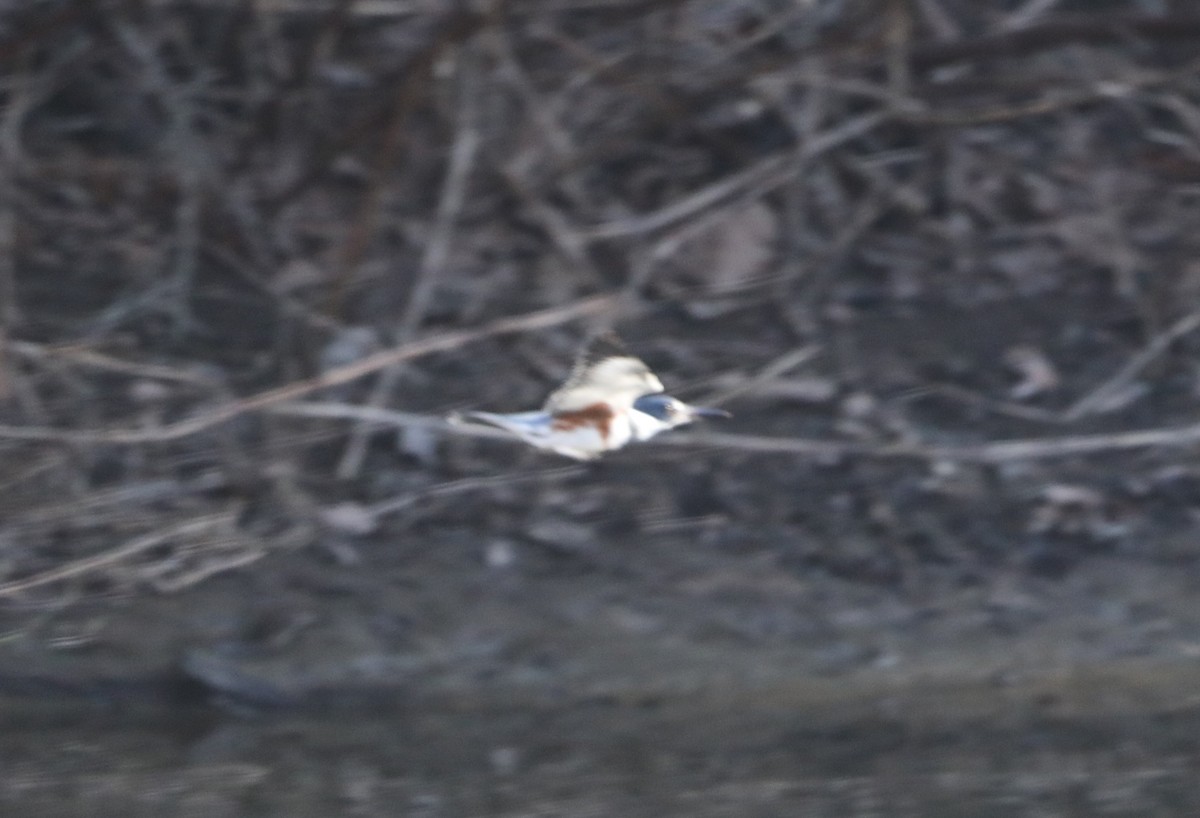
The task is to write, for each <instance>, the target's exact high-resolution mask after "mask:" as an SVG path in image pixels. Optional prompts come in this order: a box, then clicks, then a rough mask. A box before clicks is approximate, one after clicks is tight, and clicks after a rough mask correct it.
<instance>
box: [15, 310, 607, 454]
mask: <svg viewBox="0 0 1200 818" xmlns="http://www.w3.org/2000/svg"><path fill="white" fill-rule="evenodd" d="M617 299H618V297H617V296H615V295H596V296H591V297H589V298H583V299H580V300H578V301H572V302H570V303H568V304H564V305H562V306H560V307H550V308H548V309H544V310H536V311H534V312H528V313H524V314H523V315H517V316H513V317H511V318H501V319H498V320H496V321H492V322H491V323H489V324H485V325H484V326H482V327H477V328H475V329H465V330H455V331H452V332H444V333H441V334H438V335H432V336H430V337H428V338H422V339H420V340H417V341H413V342H412V343H409V344H403V345H401V346H399V347H396V348H395V349H387V350H384V351H382V352H377V353H375V354H374V355H370V356H368V357H366V358H363V359H362V360H361V361H355V362H354V363H352V364H347V365H346V366H341V367H337V368H336V369H331V370H329V371H328V372H325V373H323V374H321V375H318V376H317V377H314V378H308V379H306V380H302V381H296V382H293V383H288V384H284V385H283V386H279V387H276V388H274V389H268V390H266V391H265V392H259V393H258V394H257V395H251V396H250V397H247V398H242V399H240V400H234V401H229V402H228V403H224V404H220V405H218V406H216V407H214V408H212V409H210V410H208V411H206V412H202V413H201V414H199V415H196V416H195V417H191V418H187V419H185V420H181V421H178V422H177V423H170V424H167V425H166V426H160V427H158V428H156V429H110V430H103V429H93V430H85V429H56V428H51V427H45V426H10V425H2V424H0V439H8V440H50V441H59V442H65V443H102V444H109V445H126V446H128V445H141V444H145V443H164V442H167V441H171V440H180V439H182V438H185V437H190V436H192V435H194V434H198V433H199V432H203V431H206V430H208V429H211V428H213V427H214V426H219V425H220V424H222V423H227V422H228V421H230V420H233V419H234V418H236V417H240V416H241V415H245V414H247V413H249V412H256V411H259V410H262V409H266V408H268V407H271V406H275V405H277V404H280V403H285V402H287V401H290V400H295V399H296V398H299V397H303V396H304V395H307V394H310V393H312V392H316V391H317V390H320V389H326V388H328V387H331V386H341V385H342V384H344V383H349V382H351V381H354V380H357V379H358V378H361V377H363V376H364V375H369V374H371V373H372V372H378V371H379V370H380V369H384V368H385V367H389V366H394V365H395V364H397V363H400V362H401V361H410V360H412V359H414V358H419V357H421V356H423V355H430V354H432V353H434V352H446V351H448V350H452V349H458V348H459V347H462V346H465V345H467V344H470V343H473V342H475V341H479V340H481V339H483V338H490V337H492V336H496V335H508V334H512V333H516V332H530V331H532V330H539V329H546V328H548V327H555V326H558V325H559V324H565V323H567V322H569V321H575V320H578V319H580V318H584V317H586V316H589V315H596V314H598V313H602V312H605V311H607V310H611V309H612V308H613V307H614V306H615V305H616V303H617Z"/></svg>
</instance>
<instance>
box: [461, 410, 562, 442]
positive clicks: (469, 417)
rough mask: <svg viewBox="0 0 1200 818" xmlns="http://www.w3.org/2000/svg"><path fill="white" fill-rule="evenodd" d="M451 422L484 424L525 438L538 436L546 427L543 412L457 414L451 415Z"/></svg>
mask: <svg viewBox="0 0 1200 818" xmlns="http://www.w3.org/2000/svg"><path fill="white" fill-rule="evenodd" d="M449 420H450V422H451V423H471V422H474V423H484V424H487V425H488V426H495V427H497V428H499V429H504V430H505V431H506V432H512V433H513V434H515V435H517V436H519V437H523V438H528V437H530V436H531V435H536V434H537V433H538V432H539V431H541V430H542V429H544V428H545V425H546V416H545V413H543V412H516V413H514V414H508V415H502V414H497V413H495V412H455V413H454V414H452V415H450V417H449Z"/></svg>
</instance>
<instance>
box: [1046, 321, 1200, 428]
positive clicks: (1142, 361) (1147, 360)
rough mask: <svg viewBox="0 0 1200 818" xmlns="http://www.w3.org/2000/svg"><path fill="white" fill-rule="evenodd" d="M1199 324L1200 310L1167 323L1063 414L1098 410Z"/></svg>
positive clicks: (1069, 415) (1067, 417) (1081, 414)
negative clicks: (1170, 323)
mask: <svg viewBox="0 0 1200 818" xmlns="http://www.w3.org/2000/svg"><path fill="white" fill-rule="evenodd" d="M1197 327H1200V311H1197V312H1193V313H1189V314H1188V315H1185V316H1184V317H1183V318H1180V319H1179V320H1178V321H1176V322H1175V323H1174V324H1172V325H1171V326H1169V327H1167V329H1166V330H1164V331H1163V332H1160V333H1159V334H1158V335H1156V336H1154V338H1153V339H1151V341H1150V343H1148V344H1146V346H1145V348H1144V349H1142V351H1141V352H1139V353H1138V354H1136V355H1134V356H1133V357H1132V358H1130V359H1129V361H1127V362H1126V364H1125V366H1123V367H1121V368H1120V369H1118V370H1117V371H1116V373H1115V374H1114V375H1113V376H1112V377H1111V378H1109V379H1108V380H1106V381H1105V382H1104V383H1102V384H1100V385H1099V386H1097V387H1096V388H1095V389H1093V390H1092V391H1091V392H1088V393H1087V394H1086V395H1084V396H1083V397H1082V398H1080V399H1079V400H1077V401H1075V403H1073V404H1071V406H1070V407H1068V408H1067V410H1066V411H1065V412H1063V418H1064V419H1065V420H1068V421H1071V420H1078V419H1079V418H1081V417H1084V416H1086V415H1090V414H1092V413H1093V412H1095V411H1096V410H1097V409H1098V408H1099V407H1101V406H1103V405H1104V403H1105V402H1106V401H1108V400H1109V399H1110V398H1111V396H1112V395H1114V394H1116V393H1117V392H1120V391H1121V390H1122V389H1124V388H1125V387H1126V386H1128V385H1129V383H1130V381H1132V380H1133V379H1134V378H1136V377H1137V376H1138V373H1139V372H1141V371H1142V370H1143V369H1145V368H1146V367H1147V366H1149V365H1150V364H1151V363H1152V362H1153V361H1154V360H1155V359H1156V358H1158V357H1159V356H1161V355H1162V354H1163V353H1164V352H1166V351H1167V350H1168V349H1170V347H1171V344H1173V343H1175V342H1176V341H1178V340H1179V339H1180V338H1182V337H1184V336H1185V335H1189V334H1191V333H1192V332H1193V331H1194V330H1195V329H1196V328H1197Z"/></svg>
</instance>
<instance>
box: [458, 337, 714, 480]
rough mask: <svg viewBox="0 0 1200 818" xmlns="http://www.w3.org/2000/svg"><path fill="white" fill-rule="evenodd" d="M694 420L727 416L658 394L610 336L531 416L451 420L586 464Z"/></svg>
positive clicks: (651, 378) (654, 382) (650, 377)
mask: <svg viewBox="0 0 1200 818" xmlns="http://www.w3.org/2000/svg"><path fill="white" fill-rule="evenodd" d="M698 417H729V413H728V412H726V411H724V410H722V409H709V408H706V407H703V406H690V405H688V404H686V403H684V402H683V401H681V400H678V399H677V398H673V397H671V396H670V395H667V394H664V390H663V385H662V382H661V381H659V379H658V378H657V377H656V376H655V374H654V373H653V372H651V371H650V367H648V366H646V364H644V363H643V362H642V361H641V360H639V359H638V358H635V357H634V356H633V355H631V354H630V353H629V351H628V350H627V349H626V348H625V345H624V344H622V343H621V341H620V340H619V339H617V337H616V336H615V335H612V334H611V333H610V334H606V335H601V336H599V337H598V338H596V339H594V340H593V341H592V342H591V343H590V344H588V345H587V346H586V347H584V349H583V351H582V352H581V353H580V354H579V356H578V357H577V358H576V360H575V366H574V368H572V370H571V374H570V375H569V376H568V377H567V381H566V383H564V384H563V385H562V386H561V387H559V388H558V389H557V390H556V391H554V392H553V393H552V394H551V395H550V397H549V398H547V399H546V404H545V406H543V407H542V409H541V410H540V411H537V412H516V413H513V414H495V413H492V412H465V413H463V414H460V415H454V416H451V420H452V421H457V422H461V421H462V420H475V421H479V422H481V423H486V424H488V425H490V426H498V427H499V428H501V429H504V430H505V431H508V432H511V433H512V434H514V435H516V436H517V437H519V438H521V440H524V441H525V442H526V443H528V444H529V445H530V446H534V447H536V448H539V449H549V450H550V451H553V452H557V453H558V454H561V455H565V456H567V457H573V458H575V459H576V460H592V459H594V458H596V457H599V456H600V455H602V454H604V453H605V452H608V451H612V450H613V449H619V448H621V447H622V446H624V445H626V444H627V443H631V442H633V441H640V440H649V439H650V438H652V437H654V436H655V435H656V434H658V433H659V432H665V431H666V430H668V429H674V428H675V427H676V426H683V425H684V424H687V423H691V422H692V421H694V420H695V419H696V418H698Z"/></svg>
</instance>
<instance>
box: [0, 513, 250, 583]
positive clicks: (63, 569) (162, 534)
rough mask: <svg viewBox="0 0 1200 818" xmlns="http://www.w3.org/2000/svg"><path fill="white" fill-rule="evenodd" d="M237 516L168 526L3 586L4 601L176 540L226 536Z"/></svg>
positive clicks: (208, 517) (208, 516)
mask: <svg viewBox="0 0 1200 818" xmlns="http://www.w3.org/2000/svg"><path fill="white" fill-rule="evenodd" d="M236 517H237V515H236V513H233V512H227V511H226V512H221V513H219V514H206V515H204V516H202V517H194V518H192V519H190V520H185V521H184V522H182V523H177V524H175V525H170V526H166V527H164V528H160V529H158V530H156V531H151V532H150V533H148V534H143V535H142V536H140V537H135V538H134V539H132V540H130V541H129V542H127V543H125V545H122V546H119V547H117V548H114V549H112V550H110V551H105V552H104V553H103V554H97V555H96V556H94V557H85V558H84V559H79V560H72V561H71V562H68V563H66V564H64V565H60V566H58V567H57V568H51V569H50V570H48V571H43V572H41V573H40V574H35V575H33V576H31V577H25V578H24V579H18V580H13V581H12V582H5V583H2V584H0V599H2V598H4V597H9V596H14V595H15V594H19V593H21V592H23V591H28V590H30V589H31V588H37V587H40V586H42V585H49V584H50V583H52V582H58V581H60V580H64V579H70V578H71V577H77V576H79V575H81V574H86V573H89V572H91V571H95V570H96V569H98V568H105V567H107V566H110V565H113V564H114V563H117V562H120V561H121V560H125V559H128V558H130V557H132V556H136V555H137V554H140V553H142V552H144V551H148V550H150V549H151V548H154V547H156V546H159V545H162V544H164V543H169V542H171V541H172V540H176V539H180V538H186V537H195V536H197V535H199V534H204V533H206V532H209V531H213V530H222V531H223V532H226V531H228V530H230V529H231V528H232V527H233V524H234V520H235V519H236ZM230 536H232V535H230V534H227V533H222V534H221V535H220V537H221V538H222V539H225V538H227V537H230Z"/></svg>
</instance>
